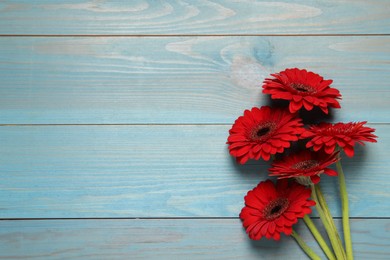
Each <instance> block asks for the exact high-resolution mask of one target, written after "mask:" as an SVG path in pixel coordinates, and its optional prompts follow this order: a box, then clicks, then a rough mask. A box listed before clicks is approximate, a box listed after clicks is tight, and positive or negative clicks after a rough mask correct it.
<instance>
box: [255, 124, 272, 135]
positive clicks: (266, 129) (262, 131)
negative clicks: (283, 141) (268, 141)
mask: <svg viewBox="0 0 390 260" xmlns="http://www.w3.org/2000/svg"><path fill="white" fill-rule="evenodd" d="M270 130H271V128H269V127H268V126H266V127H263V128H260V129H259V130H257V136H258V137H262V136H263V135H266V134H268V132H269V131H270Z"/></svg>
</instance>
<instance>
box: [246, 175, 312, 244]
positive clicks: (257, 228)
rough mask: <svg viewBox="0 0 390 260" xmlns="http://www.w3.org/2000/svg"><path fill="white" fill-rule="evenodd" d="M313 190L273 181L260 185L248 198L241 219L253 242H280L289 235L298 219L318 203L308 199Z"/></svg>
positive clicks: (286, 182)
mask: <svg viewBox="0 0 390 260" xmlns="http://www.w3.org/2000/svg"><path fill="white" fill-rule="evenodd" d="M310 194H311V191H310V189H306V187H305V186H303V185H300V184H298V183H296V182H293V183H291V184H290V185H289V184H288V181H287V180H280V181H278V182H277V184H276V185H274V183H273V182H272V181H270V180H267V181H263V182H260V183H259V184H258V185H257V187H256V188H254V189H253V190H251V191H249V192H248V194H247V195H246V196H245V198H244V199H245V207H244V208H243V209H242V210H241V213H240V218H241V220H242V221H243V226H244V227H245V229H246V232H247V233H248V235H249V237H250V238H251V239H254V240H258V239H261V238H262V237H264V236H265V237H266V238H268V239H270V238H273V239H275V240H279V239H280V233H282V232H283V233H285V234H286V235H290V234H291V232H292V225H293V224H295V223H297V221H298V218H303V217H304V216H305V215H306V214H310V213H311V209H310V207H311V206H314V205H315V204H316V203H315V202H314V201H312V200H309V198H310Z"/></svg>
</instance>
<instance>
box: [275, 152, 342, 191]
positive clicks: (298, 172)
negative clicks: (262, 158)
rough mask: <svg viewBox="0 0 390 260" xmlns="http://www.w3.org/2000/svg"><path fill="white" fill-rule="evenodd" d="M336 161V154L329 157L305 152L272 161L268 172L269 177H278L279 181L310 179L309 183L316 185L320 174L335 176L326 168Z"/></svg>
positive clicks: (335, 174)
mask: <svg viewBox="0 0 390 260" xmlns="http://www.w3.org/2000/svg"><path fill="white" fill-rule="evenodd" d="M338 160H339V156H338V152H337V153H333V154H330V155H329V154H325V153H321V152H312V151H307V150H306V151H302V152H299V153H296V154H292V155H289V156H285V157H284V158H282V159H280V160H277V161H274V162H273V163H272V167H271V168H270V169H269V172H270V176H278V178H279V179H282V178H294V177H295V178H300V177H310V179H311V181H312V182H313V183H314V184H317V183H318V182H319V181H320V174H322V173H325V174H326V175H329V176H337V172H336V171H335V170H332V169H330V168H327V167H328V166H330V165H331V164H333V163H335V162H337V161H338Z"/></svg>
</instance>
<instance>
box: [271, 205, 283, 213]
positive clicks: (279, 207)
mask: <svg viewBox="0 0 390 260" xmlns="http://www.w3.org/2000/svg"><path fill="white" fill-rule="evenodd" d="M281 209H282V206H280V205H277V206H275V207H274V208H273V209H272V210H271V214H276V213H278V212H279V211H280V210H281Z"/></svg>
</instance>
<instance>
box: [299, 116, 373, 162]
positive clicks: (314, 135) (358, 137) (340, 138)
mask: <svg viewBox="0 0 390 260" xmlns="http://www.w3.org/2000/svg"><path fill="white" fill-rule="evenodd" d="M366 123H367V121H364V122H357V123H352V122H349V123H336V124H330V123H321V124H319V125H314V126H311V127H310V128H309V129H308V130H307V131H305V133H304V134H303V135H302V136H301V137H302V138H311V140H310V141H309V142H308V143H307V144H306V147H307V148H310V147H313V150H314V151H318V150H320V149H323V150H324V151H325V152H326V153H327V154H331V153H333V152H334V151H335V150H336V146H337V145H338V146H340V147H341V148H342V149H343V150H344V152H345V154H346V155H347V156H348V157H352V156H353V155H354V149H353V147H354V145H355V143H356V142H358V143H360V144H362V145H364V143H363V142H364V141H366V142H373V143H376V140H375V138H377V136H376V135H374V134H372V133H373V132H374V131H375V129H374V128H370V127H367V126H364V124H366Z"/></svg>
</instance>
